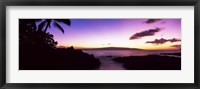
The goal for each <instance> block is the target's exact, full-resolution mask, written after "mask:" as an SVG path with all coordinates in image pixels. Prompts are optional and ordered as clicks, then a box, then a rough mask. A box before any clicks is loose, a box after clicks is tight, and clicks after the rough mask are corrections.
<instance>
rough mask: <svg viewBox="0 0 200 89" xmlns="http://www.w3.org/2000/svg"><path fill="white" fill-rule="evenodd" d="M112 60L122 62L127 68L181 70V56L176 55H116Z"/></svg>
mask: <svg viewBox="0 0 200 89" xmlns="http://www.w3.org/2000/svg"><path fill="white" fill-rule="evenodd" d="M113 60H114V61H116V62H119V63H123V64H124V65H123V66H124V67H125V68H126V69H129V70H181V58H178V57H169V56H159V55H147V56H130V57H118V58H114V59H113Z"/></svg>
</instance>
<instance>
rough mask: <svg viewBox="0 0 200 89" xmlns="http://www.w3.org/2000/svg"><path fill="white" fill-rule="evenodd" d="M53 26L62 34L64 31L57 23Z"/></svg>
mask: <svg viewBox="0 0 200 89" xmlns="http://www.w3.org/2000/svg"><path fill="white" fill-rule="evenodd" d="M54 26H55V27H57V28H58V29H59V30H60V31H61V32H62V33H63V34H64V29H63V28H62V27H61V26H60V25H59V24H58V23H56V22H54Z"/></svg>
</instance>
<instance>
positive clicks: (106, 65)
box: [83, 50, 179, 70]
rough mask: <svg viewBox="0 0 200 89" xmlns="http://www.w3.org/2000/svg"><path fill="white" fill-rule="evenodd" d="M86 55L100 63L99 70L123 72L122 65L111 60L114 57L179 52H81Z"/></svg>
mask: <svg viewBox="0 0 200 89" xmlns="http://www.w3.org/2000/svg"><path fill="white" fill-rule="evenodd" d="M83 52H85V53H88V54H93V55H94V56H95V57H97V58H98V59H99V60H100V62H101V66H100V68H99V69H100V70H125V68H124V67H123V64H121V63H117V62H114V61H113V60H111V59H112V58H115V57H124V56H144V55H149V54H159V53H176V52H179V51H146V50H83Z"/></svg>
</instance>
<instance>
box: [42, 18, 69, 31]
mask: <svg viewBox="0 0 200 89" xmlns="http://www.w3.org/2000/svg"><path fill="white" fill-rule="evenodd" d="M51 23H53V25H54V26H55V27H57V28H58V29H59V30H60V31H61V32H62V33H64V29H63V28H62V26H61V25H60V24H59V23H64V24H66V25H69V26H70V25H71V22H70V20H69V19H44V21H43V22H41V24H39V27H38V30H39V31H42V30H43V31H44V32H47V29H48V28H51ZM44 27H45V29H43V28H44Z"/></svg>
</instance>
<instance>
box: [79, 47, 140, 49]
mask: <svg viewBox="0 0 200 89" xmlns="http://www.w3.org/2000/svg"><path fill="white" fill-rule="evenodd" d="M80 50H143V49H138V48H126V47H104V48H80Z"/></svg>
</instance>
